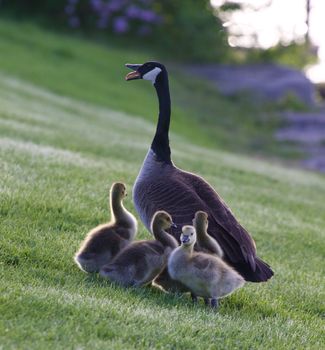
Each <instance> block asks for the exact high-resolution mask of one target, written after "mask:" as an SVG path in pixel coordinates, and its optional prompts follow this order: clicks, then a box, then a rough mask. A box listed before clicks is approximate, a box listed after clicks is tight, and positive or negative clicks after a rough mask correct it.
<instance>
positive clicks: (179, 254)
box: [168, 225, 245, 307]
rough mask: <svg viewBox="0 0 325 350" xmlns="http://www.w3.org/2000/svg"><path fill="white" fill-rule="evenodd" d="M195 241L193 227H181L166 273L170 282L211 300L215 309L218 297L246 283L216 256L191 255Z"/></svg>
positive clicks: (198, 253) (193, 253) (196, 253)
mask: <svg viewBox="0 0 325 350" xmlns="http://www.w3.org/2000/svg"><path fill="white" fill-rule="evenodd" d="M195 242H196V232H195V228H194V227H193V226H189V225H188V226H184V227H183V229H182V234H181V243H182V244H181V246H180V247H178V248H176V249H175V250H174V251H173V252H172V253H171V255H170V257H169V259H168V272H169V274H170V276H171V277H172V278H173V279H175V280H178V281H180V282H181V283H183V284H184V285H185V286H187V287H188V288H189V289H190V290H191V291H192V293H193V294H194V295H196V296H200V297H203V298H205V299H207V298H211V305H212V306H213V307H216V306H217V305H218V299H219V298H222V297H225V296H226V295H229V294H230V293H232V292H233V291H234V290H235V289H237V288H240V287H241V286H243V284H244V283H245V280H244V278H243V277H242V276H240V275H239V274H238V273H237V272H236V271H235V270H234V269H233V268H232V267H230V266H229V265H227V264H226V263H225V262H224V261H222V260H221V259H220V258H219V257H217V256H213V255H210V254H206V253H200V252H194V251H193V248H194V244H195Z"/></svg>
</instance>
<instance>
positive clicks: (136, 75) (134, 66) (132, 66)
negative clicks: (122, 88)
mask: <svg viewBox="0 0 325 350" xmlns="http://www.w3.org/2000/svg"><path fill="white" fill-rule="evenodd" d="M141 66H142V64H130V63H127V64H126V65H125V67H127V68H130V69H132V70H133V72H130V73H128V74H127V75H126V77H125V80H135V79H141V74H140V73H139V72H138V71H137V70H138V69H139V67H141Z"/></svg>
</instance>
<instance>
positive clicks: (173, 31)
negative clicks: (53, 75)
mask: <svg viewBox="0 0 325 350" xmlns="http://www.w3.org/2000/svg"><path fill="white" fill-rule="evenodd" d="M2 7H3V8H6V9H8V8H9V9H10V10H11V11H14V12H15V13H18V14H20V15H26V14H27V15H34V16H35V15H38V16H44V17H45V18H47V21H48V22H50V23H56V24H59V26H61V27H62V26H63V27H64V26H68V27H70V30H82V31H83V32H87V33H89V32H92V33H96V32H97V33H106V34H107V35H109V34H114V35H118V36H123V37H127V38H129V39H133V38H135V37H137V39H136V40H138V41H140V42H141V43H140V45H141V46H143V43H144V44H149V45H151V46H154V47H155V48H156V49H157V50H159V51H161V52H163V53H165V56H167V57H168V56H169V57H173V59H178V58H179V59H183V60H184V59H185V60H192V61H193V60H201V61H204V60H205V61H206V60H213V61H221V60H224V59H225V57H226V55H227V44H226V40H225V39H226V34H225V32H224V30H223V29H222V23H221V21H220V20H219V19H218V18H217V17H216V16H215V14H214V12H213V9H212V7H211V5H210V3H209V1H208V0H179V1H173V0H159V1H154V0H58V1H40V0H30V1H28V4H27V2H24V1H20V0H13V1H9V0H4V1H3V3H2ZM138 37H140V39H139V38H138Z"/></svg>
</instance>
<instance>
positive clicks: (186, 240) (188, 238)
mask: <svg viewBox="0 0 325 350" xmlns="http://www.w3.org/2000/svg"><path fill="white" fill-rule="evenodd" d="M189 241H190V237H189V236H185V235H183V236H181V242H182V243H187V242H189Z"/></svg>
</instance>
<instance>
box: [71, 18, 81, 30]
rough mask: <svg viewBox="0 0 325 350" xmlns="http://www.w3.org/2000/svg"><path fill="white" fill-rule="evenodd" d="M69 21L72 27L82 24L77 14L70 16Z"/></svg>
mask: <svg viewBox="0 0 325 350" xmlns="http://www.w3.org/2000/svg"><path fill="white" fill-rule="evenodd" d="M68 22H69V26H70V27H71V28H78V27H79V26H80V19H79V18H78V17H77V16H72V17H70V18H69V21H68Z"/></svg>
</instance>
